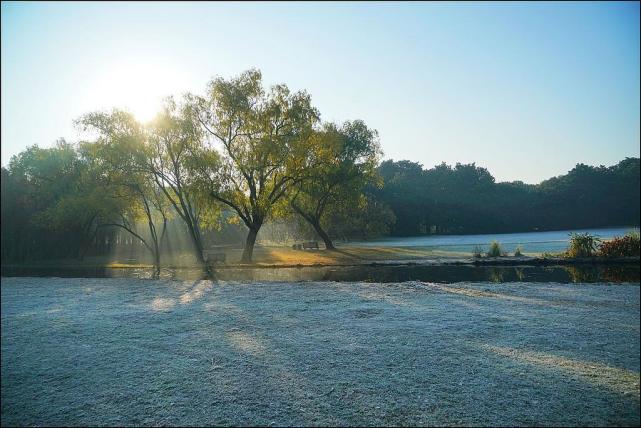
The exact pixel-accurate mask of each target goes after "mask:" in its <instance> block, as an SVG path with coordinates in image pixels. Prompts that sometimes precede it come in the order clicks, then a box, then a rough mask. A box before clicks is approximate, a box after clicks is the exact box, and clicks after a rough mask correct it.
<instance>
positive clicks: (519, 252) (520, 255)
mask: <svg viewBox="0 0 641 428" xmlns="http://www.w3.org/2000/svg"><path fill="white" fill-rule="evenodd" d="M521 251H523V248H521V246H520V245H517V246H516V250H514V257H522V256H523V253H522V252H521Z"/></svg>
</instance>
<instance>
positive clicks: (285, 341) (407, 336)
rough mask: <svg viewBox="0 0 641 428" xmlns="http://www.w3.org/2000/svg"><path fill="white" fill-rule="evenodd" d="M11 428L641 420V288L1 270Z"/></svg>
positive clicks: (5, 394) (5, 421)
mask: <svg viewBox="0 0 641 428" xmlns="http://www.w3.org/2000/svg"><path fill="white" fill-rule="evenodd" d="M1 291H2V420H1V423H2V425H3V426H7V425H122V424H125V425H256V424H258V425H269V424H275V425H492V426H494V425H508V426H511V425H569V426H574V425H638V423H639V287H638V286H637V285H616V286H604V285H559V284H520V283H507V284H499V285H490V284H485V283H480V284H479V283H477V284H469V283H465V284H463V283H462V284H449V285H444V284H427V283H417V282H411V283H403V284H372V283H264V284H260V283H253V284H252V283H211V282H208V281H196V282H194V281H185V282H178V281H169V280H167V281H163V280H160V281H152V280H135V279H58V278H48V279H34V278H3V279H2V285H1Z"/></svg>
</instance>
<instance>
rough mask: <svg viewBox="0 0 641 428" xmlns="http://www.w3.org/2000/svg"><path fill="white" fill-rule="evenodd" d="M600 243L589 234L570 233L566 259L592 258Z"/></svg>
mask: <svg viewBox="0 0 641 428" xmlns="http://www.w3.org/2000/svg"><path fill="white" fill-rule="evenodd" d="M600 241H601V240H600V239H599V238H598V237H596V236H594V235H591V234H589V233H572V234H570V244H569V246H568V249H567V250H566V257H592V256H593V255H595V253H596V250H597V246H598V244H599V242H600Z"/></svg>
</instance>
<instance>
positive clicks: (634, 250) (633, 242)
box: [599, 230, 641, 257]
mask: <svg viewBox="0 0 641 428" xmlns="http://www.w3.org/2000/svg"><path fill="white" fill-rule="evenodd" d="M640 244H641V240H640V239H639V231H638V230H634V231H631V232H628V233H626V234H625V235H624V236H615V237H614V238H613V239H611V240H610V241H605V242H602V243H601V246H600V247H599V255H600V256H602V257H634V256H637V257H638V256H639V253H640V251H639V249H640V246H641V245H640Z"/></svg>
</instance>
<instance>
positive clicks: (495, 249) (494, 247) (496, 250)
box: [487, 241, 505, 257]
mask: <svg viewBox="0 0 641 428" xmlns="http://www.w3.org/2000/svg"><path fill="white" fill-rule="evenodd" d="M504 255H505V252H504V251H503V249H502V248H501V244H500V243H499V242H498V241H492V243H491V244H490V249H489V250H487V256H488V257H500V256H504Z"/></svg>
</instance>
